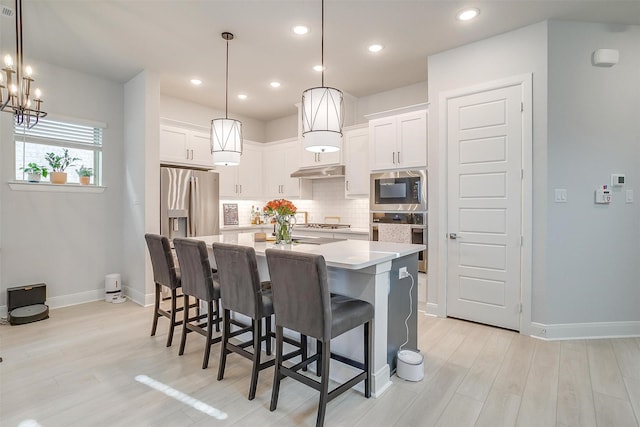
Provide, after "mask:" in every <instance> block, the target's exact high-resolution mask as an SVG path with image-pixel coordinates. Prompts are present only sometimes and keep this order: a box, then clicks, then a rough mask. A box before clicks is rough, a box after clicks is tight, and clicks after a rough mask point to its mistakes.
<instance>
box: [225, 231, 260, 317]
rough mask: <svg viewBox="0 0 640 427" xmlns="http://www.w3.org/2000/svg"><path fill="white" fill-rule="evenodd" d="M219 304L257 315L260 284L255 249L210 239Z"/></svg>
mask: <svg viewBox="0 0 640 427" xmlns="http://www.w3.org/2000/svg"><path fill="white" fill-rule="evenodd" d="M213 256H214V257H215V258H216V264H217V266H218V276H219V281H220V299H221V300H222V306H223V307H224V308H225V309H227V310H231V311H235V312H238V313H242V314H244V315H246V316H249V317H251V318H253V319H261V318H262V317H263V315H262V287H261V285H260V274H259V272H258V263H257V261H256V251H255V250H254V249H253V248H251V247H248V246H239V245H231V244H228V243H214V244H213Z"/></svg>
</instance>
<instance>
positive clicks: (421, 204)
mask: <svg viewBox="0 0 640 427" xmlns="http://www.w3.org/2000/svg"><path fill="white" fill-rule="evenodd" d="M370 208H371V211H394V212H399V211H400V212H402V211H426V210H427V171H426V170H409V171H390V172H382V173H374V174H371V193H370Z"/></svg>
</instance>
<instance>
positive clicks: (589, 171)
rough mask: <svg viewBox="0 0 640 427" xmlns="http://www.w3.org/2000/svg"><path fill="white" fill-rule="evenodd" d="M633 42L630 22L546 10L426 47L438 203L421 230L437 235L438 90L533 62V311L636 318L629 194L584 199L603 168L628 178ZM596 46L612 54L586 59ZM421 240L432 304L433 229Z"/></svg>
mask: <svg viewBox="0 0 640 427" xmlns="http://www.w3.org/2000/svg"><path fill="white" fill-rule="evenodd" d="M638 46H640V27H638V26H626V27H625V26H610V25H601V24H588V23H573V22H554V21H551V22H548V23H546V22H542V23H539V24H535V25H532V26H529V27H525V28H522V29H519V30H516V31H512V32H509V33H506V34H503V35H500V36H497V37H492V38H490V39H487V40H483V41H480V42H477V43H473V44H470V45H468V46H463V47H460V48H457V49H452V50H450V51H447V52H443V53H440V54H437V55H433V56H430V57H429V58H428V66H429V94H430V101H431V105H430V108H429V115H430V116H429V140H430V144H429V173H430V177H431V181H430V201H429V203H430V206H432V207H433V206H440V208H439V209H431V210H430V212H429V220H430V230H429V231H430V236H444V233H445V232H446V225H447V224H446V218H445V217H443V214H444V213H445V212H446V210H445V207H444V204H445V203H446V194H445V190H446V175H445V174H444V172H445V171H444V169H445V168H444V166H443V165H445V164H446V163H445V162H446V151H445V149H446V146H443V142H442V141H441V140H440V139H439V132H440V131H439V128H440V126H441V124H440V123H439V105H438V97H439V95H440V93H441V92H442V91H446V90H451V89H457V88H462V87H466V86H471V85H474V84H479V83H482V82H485V81H490V80H495V79H499V78H502V77H507V76H510V75H515V74H520V73H526V72H531V73H533V107H534V111H533V264H532V269H533V273H532V289H531V291H532V295H531V298H532V301H531V307H530V309H531V319H532V321H533V322H537V323H540V324H542V325H559V324H563V325H566V324H593V325H594V327H596V326H595V324H596V323H599V322H622V323H619V324H620V325H622V327H626V325H627V324H626V323H625V322H637V321H638V320H640V310H639V309H638V307H640V263H639V262H638V260H640V210H639V206H638V201H637V199H636V201H635V202H634V203H631V204H626V203H624V194H623V192H622V191H618V190H614V194H613V198H614V201H613V203H612V204H611V205H609V206H598V205H595V204H594V203H593V197H594V195H593V193H594V190H595V188H596V187H597V186H599V185H603V184H608V183H610V175H611V173H617V172H620V173H626V174H627V180H628V185H627V186H626V187H625V188H634V186H635V189H636V193H637V188H638V187H639V186H638V184H637V183H638V182H639V180H640V177H639V171H640V120H639V116H638V111H640V110H639V109H638V105H640V86H639V85H638V75H639V74H638V73H639V70H640V49H638ZM598 48H615V49H619V50H620V55H621V59H620V63H619V64H618V65H616V66H615V67H612V68H600V67H593V66H592V65H591V54H592V52H593V51H594V50H596V49H598ZM555 188H565V189H567V191H568V202H567V203H554V201H553V196H554V189H555ZM433 245H435V247H434V246H433ZM430 250H431V254H432V256H430V271H431V273H430V280H429V303H431V304H434V305H433V306H432V308H433V307H435V310H442V308H441V307H438V306H439V305H440V304H443V303H444V295H442V290H443V287H442V285H443V283H444V273H445V271H444V267H445V266H446V264H444V263H443V260H442V257H438V254H445V253H446V240H445V239H444V237H442V238H440V239H436V241H435V242H434V241H433V239H432V242H430ZM434 279H435V280H434ZM440 314H443V313H442V312H441V313H440ZM526 326H527V325H523V327H525V328H526ZM630 327H631V328H633V326H630ZM593 330H594V331H595V329H593ZM584 331H585V329H583V330H582V331H581V333H582V332H584ZM573 332H575V330H571V332H570V333H573ZM614 333H615V332H614ZM594 334H595V335H597V334H598V333H597V332H595V333H594ZM586 335H588V332H587V333H585V336H586Z"/></svg>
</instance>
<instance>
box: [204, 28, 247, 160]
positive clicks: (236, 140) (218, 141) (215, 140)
mask: <svg viewBox="0 0 640 427" xmlns="http://www.w3.org/2000/svg"><path fill="white" fill-rule="evenodd" d="M222 38H223V39H224V40H226V41H227V70H226V77H225V106H224V118H219V119H213V120H211V156H212V158H213V164H214V165H222V166H235V165H238V164H240V156H241V155H242V123H241V122H240V121H239V120H234V119H230V118H229V40H233V34H231V33H228V32H224V33H222Z"/></svg>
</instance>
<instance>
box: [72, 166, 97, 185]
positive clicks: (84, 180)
mask: <svg viewBox="0 0 640 427" xmlns="http://www.w3.org/2000/svg"><path fill="white" fill-rule="evenodd" d="M76 173H77V174H78V177H79V178H80V184H82V185H89V181H91V177H92V176H93V168H85V167H84V165H82V166H80V169H76Z"/></svg>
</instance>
